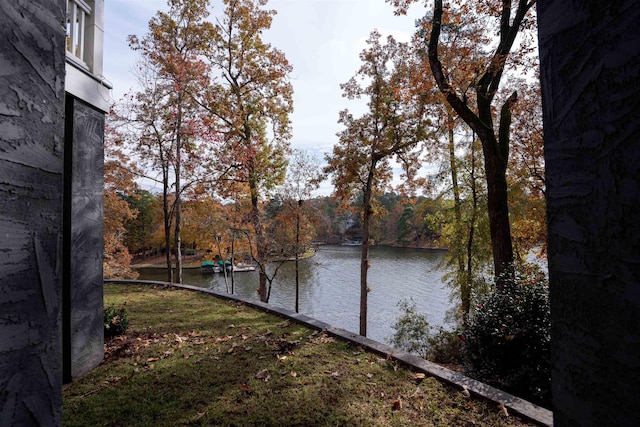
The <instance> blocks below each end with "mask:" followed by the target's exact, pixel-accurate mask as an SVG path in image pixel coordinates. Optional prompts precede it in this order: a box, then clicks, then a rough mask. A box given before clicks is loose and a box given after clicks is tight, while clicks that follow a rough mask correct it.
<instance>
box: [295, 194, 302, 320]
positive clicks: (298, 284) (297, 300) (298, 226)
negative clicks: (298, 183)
mask: <svg viewBox="0 0 640 427" xmlns="http://www.w3.org/2000/svg"><path fill="white" fill-rule="evenodd" d="M301 206H302V200H298V206H297V207H296V313H298V312H299V301H300V274H299V270H298V260H299V259H300V255H299V252H300V207H301Z"/></svg>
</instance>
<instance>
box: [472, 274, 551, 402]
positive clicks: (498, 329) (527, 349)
mask: <svg viewBox="0 0 640 427" xmlns="http://www.w3.org/2000/svg"><path fill="white" fill-rule="evenodd" d="M550 326H551V321H550V306H549V288H548V284H547V281H546V277H545V275H544V274H542V273H540V271H539V270H537V271H534V270H532V269H531V268H529V270H528V271H525V272H523V271H517V272H516V273H515V281H514V282H513V283H507V284H506V285H505V286H504V288H503V289H502V290H499V289H497V288H494V289H493V290H492V292H490V293H489V295H487V296H486V297H485V298H484V300H482V302H481V303H480V304H478V307H477V309H476V311H475V313H474V315H473V316H472V317H471V318H470V321H469V325H468V326H467V328H466V331H465V354H466V358H467V361H468V362H469V364H470V368H471V369H472V375H473V376H476V377H477V378H478V379H480V380H482V381H484V382H487V383H490V384H493V385H495V386H497V387H499V388H502V389H504V390H505V391H508V392H511V393H513V394H516V395H518V396H520V397H523V398H526V399H529V400H531V401H534V402H536V403H539V404H542V405H548V404H549V403H550V397H551V396H550V393H551V366H550V342H551V337H550Z"/></svg>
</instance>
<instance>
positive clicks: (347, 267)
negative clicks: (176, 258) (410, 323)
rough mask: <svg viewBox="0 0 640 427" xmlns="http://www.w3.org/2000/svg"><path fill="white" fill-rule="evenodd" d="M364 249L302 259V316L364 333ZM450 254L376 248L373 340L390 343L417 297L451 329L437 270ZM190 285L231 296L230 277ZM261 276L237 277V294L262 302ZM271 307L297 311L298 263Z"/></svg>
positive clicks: (432, 320) (196, 273)
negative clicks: (404, 307)
mask: <svg viewBox="0 0 640 427" xmlns="http://www.w3.org/2000/svg"><path fill="white" fill-rule="evenodd" d="M361 249H362V248H361V247H359V246H337V245H322V246H319V247H318V250H317V252H316V254H315V256H313V257H312V258H309V259H305V260H300V262H299V265H300V272H299V274H300V302H299V306H300V312H301V313H303V314H306V315H308V316H311V317H313V318H316V319H318V320H321V321H323V322H326V323H329V324H331V325H333V326H336V327H339V328H344V329H346V330H348V331H351V332H355V333H357V332H358V329H359V311H360V253H361ZM443 256H444V252H443V251H440V250H422V249H404V248H390V247H381V246H373V247H371V249H370V260H371V261H370V262H371V267H370V268H369V275H368V283H369V287H370V289H371V292H369V298H368V319H367V332H368V333H367V336H368V337H369V338H371V339H374V340H377V341H381V342H385V343H388V342H389V339H390V337H391V336H392V335H393V332H394V330H393V329H392V327H391V326H392V325H393V324H394V323H395V321H396V319H397V318H398V316H399V315H400V314H401V312H400V309H399V307H398V303H399V302H400V301H402V300H405V299H409V298H412V299H413V300H414V301H415V303H416V307H417V308H418V311H419V312H420V313H422V314H424V315H426V317H427V320H428V321H429V324H430V325H432V326H434V327H438V326H440V325H444V324H445V314H446V311H447V310H448V309H449V308H450V307H451V306H452V304H451V302H450V301H449V296H450V291H449V289H448V288H446V287H445V286H444V284H443V283H442V280H441V278H442V275H443V274H444V272H443V271H441V270H438V269H436V266H437V265H438V263H439V262H440V261H441V260H442V258H443ZM139 271H140V277H139V279H141V280H162V281H164V280H166V273H165V272H164V271H163V270H162V269H141V270H139ZM183 274H184V277H183V281H184V283H185V284H188V285H194V286H201V287H204V288H208V289H213V290H215V291H218V292H226V287H225V281H224V275H223V274H212V275H205V274H201V273H200V270H199V269H185V270H184V273H183ZM228 281H229V288H230V286H231V277H229V278H228ZM257 285H258V273H257V272H255V271H254V272H242V273H235V294H237V295H240V296H242V297H245V298H248V299H250V300H255V301H258V300H259V298H258V295H257V293H256V288H257ZM269 303H271V304H273V305H277V306H281V307H285V308H288V309H290V310H295V263H294V262H286V263H284V264H283V265H282V267H280V270H279V271H278V274H277V276H276V278H275V280H274V281H273V287H272V289H271V297H270V300H269Z"/></svg>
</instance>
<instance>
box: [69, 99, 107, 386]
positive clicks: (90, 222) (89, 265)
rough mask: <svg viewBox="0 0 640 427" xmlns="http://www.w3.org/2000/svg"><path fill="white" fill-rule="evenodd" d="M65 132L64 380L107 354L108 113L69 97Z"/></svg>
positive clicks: (78, 374)
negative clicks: (105, 204)
mask: <svg viewBox="0 0 640 427" xmlns="http://www.w3.org/2000/svg"><path fill="white" fill-rule="evenodd" d="M66 115H67V119H66V120H67V123H66V126H67V130H66V136H65V197H64V199H65V202H64V203H65V231H64V236H65V237H64V247H65V250H64V280H63V313H64V314H63V326H64V335H63V336H64V355H65V356H64V361H65V369H64V373H65V375H64V379H65V381H68V380H71V379H75V378H78V377H79V376H81V375H84V374H85V373H87V372H88V371H89V370H91V369H92V368H94V367H95V366H96V365H98V364H99V363H100V362H101V361H102V358H103V355H104V332H103V321H102V316H103V315H102V252H103V237H102V230H103V220H102V208H103V206H102V204H103V163H104V154H103V153H104V151H103V141H104V113H103V112H101V111H98V110H96V109H94V108H93V107H91V106H89V105H88V104H86V103H85V102H83V101H81V100H78V99H76V98H74V97H72V96H70V95H67V102H66Z"/></svg>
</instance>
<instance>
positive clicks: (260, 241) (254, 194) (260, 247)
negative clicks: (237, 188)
mask: <svg viewBox="0 0 640 427" xmlns="http://www.w3.org/2000/svg"><path fill="white" fill-rule="evenodd" d="M249 191H250V192H251V221H252V222H253V230H254V232H255V233H256V262H257V263H258V264H259V265H258V266H259V268H258V295H259V296H260V301H262V302H268V301H269V294H268V292H267V275H266V272H265V271H264V269H265V267H266V266H265V265H264V263H265V260H266V255H267V254H266V252H267V251H266V245H265V241H264V233H263V232H262V221H260V207H259V206H258V203H259V199H258V186H257V183H256V182H255V180H254V179H249Z"/></svg>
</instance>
